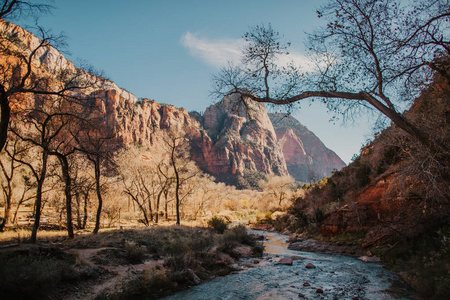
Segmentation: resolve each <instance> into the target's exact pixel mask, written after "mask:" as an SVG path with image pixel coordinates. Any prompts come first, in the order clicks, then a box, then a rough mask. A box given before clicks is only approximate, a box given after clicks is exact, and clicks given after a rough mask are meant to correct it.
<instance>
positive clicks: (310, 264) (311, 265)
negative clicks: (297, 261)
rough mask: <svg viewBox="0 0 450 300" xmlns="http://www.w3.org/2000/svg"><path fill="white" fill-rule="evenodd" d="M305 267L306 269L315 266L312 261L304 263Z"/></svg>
mask: <svg viewBox="0 0 450 300" xmlns="http://www.w3.org/2000/svg"><path fill="white" fill-rule="evenodd" d="M305 267H306V268H307V269H315V268H316V266H315V265H313V264H312V263H310V262H309V263H306V265H305Z"/></svg>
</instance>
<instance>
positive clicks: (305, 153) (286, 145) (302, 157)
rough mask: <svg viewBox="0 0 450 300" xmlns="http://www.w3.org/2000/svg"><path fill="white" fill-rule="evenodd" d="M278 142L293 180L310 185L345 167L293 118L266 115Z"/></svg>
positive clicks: (339, 159)
mask: <svg viewBox="0 0 450 300" xmlns="http://www.w3.org/2000/svg"><path fill="white" fill-rule="evenodd" d="M269 117H270V120H271V121H272V123H273V126H274V128H275V132H276V135H277V139H278V142H279V144H280V146H281V149H282V150H283V154H284V159H285V160H286V165H287V169H288V172H289V174H290V175H291V176H292V177H294V178H295V179H296V180H299V181H303V182H309V181H316V180H318V179H321V178H322V177H324V176H330V175H331V172H332V171H333V170H340V169H342V168H343V167H345V163H344V162H343V161H342V159H341V158H340V157H339V156H337V155H336V153H334V152H333V151H332V150H330V149H328V148H327V147H326V146H325V145H324V144H323V143H322V141H321V140H320V139H319V138H318V137H317V136H315V135H314V133H312V132H311V131H309V130H308V128H306V127H305V126H303V125H302V124H301V123H300V122H299V121H298V120H296V119H295V118H293V117H291V116H289V115H286V114H282V113H278V114H269Z"/></svg>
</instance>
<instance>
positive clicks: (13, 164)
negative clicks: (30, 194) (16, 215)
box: [0, 140, 24, 232]
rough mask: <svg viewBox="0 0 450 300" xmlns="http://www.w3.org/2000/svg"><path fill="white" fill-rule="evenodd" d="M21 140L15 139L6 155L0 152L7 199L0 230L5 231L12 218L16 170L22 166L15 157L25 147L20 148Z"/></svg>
mask: <svg viewBox="0 0 450 300" xmlns="http://www.w3.org/2000/svg"><path fill="white" fill-rule="evenodd" d="M18 142H19V141H17V140H15V141H13V142H11V143H10V145H8V143H7V144H6V146H5V147H7V148H8V151H5V154H4V155H1V154H0V170H1V175H2V176H0V178H2V182H1V188H2V191H3V196H4V200H5V212H4V215H3V222H1V223H0V232H2V231H3V229H4V227H5V226H7V225H9V223H10V220H11V208H12V199H13V194H14V188H13V182H14V179H15V175H16V173H17V172H16V171H17V169H18V168H19V167H20V166H21V164H20V163H18V162H17V160H16V159H15V158H16V157H18V156H20V154H21V152H23V151H24V150H23V149H20V146H19V143H18Z"/></svg>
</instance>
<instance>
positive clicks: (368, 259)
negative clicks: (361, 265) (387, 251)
mask: <svg viewBox="0 0 450 300" xmlns="http://www.w3.org/2000/svg"><path fill="white" fill-rule="evenodd" d="M358 259H359V260H361V261H363V262H366V263H378V262H381V259H380V258H379V257H369V256H360V257H358Z"/></svg>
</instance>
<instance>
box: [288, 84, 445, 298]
mask: <svg viewBox="0 0 450 300" xmlns="http://www.w3.org/2000/svg"><path fill="white" fill-rule="evenodd" d="M404 114H405V116H406V117H407V118H408V119H410V120H413V122H414V123H415V124H416V125H417V126H419V127H420V128H421V129H422V130H424V131H425V132H426V133H427V134H428V135H430V136H431V137H433V138H434V139H436V140H438V141H440V142H441V143H442V145H444V146H445V147H449V145H450V128H449V116H450V83H449V82H448V80H447V79H445V78H442V77H440V76H436V78H435V80H434V83H433V84H431V85H430V86H429V87H428V89H426V90H424V91H423V92H422V94H421V95H420V97H418V98H417V99H416V101H415V103H414V104H413V106H412V107H411V108H410V109H409V111H407V112H405V113H404ZM447 158H448V155H447V156H446V155H445V154H443V153H438V152H434V153H433V152H431V151H429V150H427V149H424V147H423V146H422V145H421V144H420V143H418V142H416V141H415V140H414V139H412V138H411V137H410V136H409V135H408V134H406V133H405V132H403V131H402V130H400V129H399V128H397V127H396V126H391V127H389V128H387V129H385V130H384V131H383V132H381V133H379V134H377V135H376V136H375V138H374V140H373V141H372V142H370V143H369V144H368V145H366V146H365V147H364V148H363V149H362V151H361V154H360V156H359V157H358V158H357V159H355V160H354V161H353V162H352V163H351V164H350V165H348V166H347V167H345V168H343V169H342V170H341V171H338V172H334V174H333V175H332V176H331V177H330V178H327V179H324V180H321V181H319V182H318V183H317V184H314V185H311V186H306V188H307V191H306V196H305V197H302V198H298V199H297V200H296V201H295V203H294V205H293V207H292V208H291V210H290V213H291V214H292V215H293V216H295V218H294V220H296V221H295V222H293V223H292V222H291V223H290V226H291V230H296V231H299V232H301V231H306V232H309V233H310V234H312V235H313V236H316V237H319V238H321V239H325V240H330V241H339V243H340V244H341V245H342V243H344V244H345V243H348V244H351V245H355V244H357V245H360V246H362V247H363V249H364V251H366V252H367V253H369V254H370V255H377V256H381V257H382V258H383V259H384V260H386V261H387V262H388V263H389V265H390V267H391V268H393V269H394V270H396V271H397V272H399V273H400V275H401V276H402V277H403V279H405V280H406V281H407V282H408V283H409V284H410V285H412V287H413V288H414V289H416V290H418V291H420V292H421V293H422V294H424V295H425V297H426V298H427V299H431V298H433V299H443V297H444V295H446V294H447V295H448V286H450V277H449V276H448V274H449V273H448V272H449V270H450V261H449V256H448V249H450V244H449V241H450V239H449V236H450V231H449V230H450V228H449V224H450V203H449V199H450V189H449V187H450V176H449V175H450V169H449V167H450V162H448V161H446V159H447ZM299 240H301V238H300V239H299Z"/></svg>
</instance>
